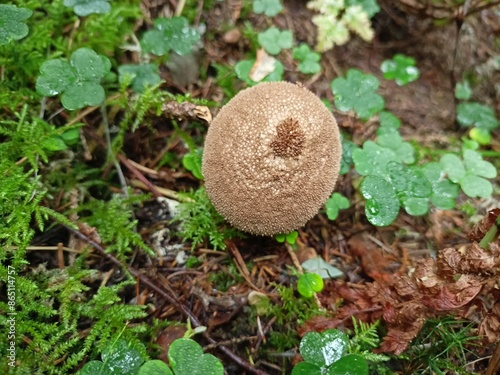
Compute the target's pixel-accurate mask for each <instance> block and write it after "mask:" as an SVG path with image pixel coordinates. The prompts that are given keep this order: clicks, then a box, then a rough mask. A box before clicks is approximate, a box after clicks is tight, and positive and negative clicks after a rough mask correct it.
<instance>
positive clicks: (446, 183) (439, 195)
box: [421, 162, 458, 210]
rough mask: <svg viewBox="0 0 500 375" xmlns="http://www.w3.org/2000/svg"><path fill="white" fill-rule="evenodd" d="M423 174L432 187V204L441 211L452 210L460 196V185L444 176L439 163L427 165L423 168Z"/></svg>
mask: <svg viewBox="0 0 500 375" xmlns="http://www.w3.org/2000/svg"><path fill="white" fill-rule="evenodd" d="M421 170H422V173H423V174H424V176H425V177H426V178H427V180H428V181H429V182H430V183H431V185H432V195H431V199H430V200H431V202H432V204H433V205H434V206H436V208H439V209H440V210H451V209H452V208H454V207H455V200H456V198H457V196H458V185H457V184H454V183H453V182H451V181H450V180H449V179H447V178H446V177H445V176H444V175H445V172H444V171H443V166H442V165H441V164H439V163H435V162H432V163H427V164H424V165H423V166H422V169H421Z"/></svg>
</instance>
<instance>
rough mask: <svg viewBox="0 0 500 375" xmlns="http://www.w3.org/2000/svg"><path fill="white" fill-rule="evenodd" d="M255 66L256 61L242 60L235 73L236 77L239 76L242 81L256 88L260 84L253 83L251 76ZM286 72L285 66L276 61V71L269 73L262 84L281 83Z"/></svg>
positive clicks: (235, 67)
mask: <svg viewBox="0 0 500 375" xmlns="http://www.w3.org/2000/svg"><path fill="white" fill-rule="evenodd" d="M254 64H255V59H254V60H241V61H239V62H238V63H237V64H236V65H235V66H234V71H235V72H236V75H237V76H238V78H239V79H241V80H242V81H244V82H246V83H247V84H248V85H249V86H254V85H256V84H257V83H259V82H255V81H253V80H252V79H251V78H250V77H249V75H250V71H251V70H252V67H253V65H254ZM284 71H285V68H284V66H283V64H282V63H281V62H280V61H278V60H276V62H275V64H274V71H272V72H271V73H269V74H268V75H267V76H266V77H265V78H264V79H262V80H261V81H260V82H279V81H281V80H283V73H284Z"/></svg>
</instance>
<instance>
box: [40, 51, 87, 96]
mask: <svg viewBox="0 0 500 375" xmlns="http://www.w3.org/2000/svg"><path fill="white" fill-rule="evenodd" d="M77 80H78V77H77V75H76V72H75V71H74V69H72V67H71V66H70V65H69V63H68V62H67V61H65V60H62V59H55V60H48V61H45V62H44V63H43V64H42V66H41V67H40V75H39V76H38V79H37V80H36V91H37V92H38V93H39V94H40V95H43V96H54V95H57V94H60V93H61V92H64V90H66V88H68V86H71V85H73V84H75V83H76V81H77Z"/></svg>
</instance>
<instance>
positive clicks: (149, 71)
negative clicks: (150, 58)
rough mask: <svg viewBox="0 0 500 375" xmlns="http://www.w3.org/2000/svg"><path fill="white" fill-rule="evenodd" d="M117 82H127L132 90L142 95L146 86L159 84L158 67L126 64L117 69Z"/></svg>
mask: <svg viewBox="0 0 500 375" xmlns="http://www.w3.org/2000/svg"><path fill="white" fill-rule="evenodd" d="M118 73H119V82H120V83H121V84H123V83H124V82H129V83H131V84H132V90H134V91H135V92H137V93H142V92H143V91H144V89H145V88H146V87H148V86H155V85H157V84H159V83H160V82H161V78H160V75H159V74H158V66H156V65H155V64H141V65H135V64H127V65H120V66H119V67H118Z"/></svg>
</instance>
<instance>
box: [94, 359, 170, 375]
mask: <svg viewBox="0 0 500 375" xmlns="http://www.w3.org/2000/svg"><path fill="white" fill-rule="evenodd" d="M94 374H95V373H94ZM137 375H174V373H173V372H172V370H170V368H169V367H168V366H167V364H166V363H165V362H163V361H160V360H159V359H153V360H150V361H146V362H145V363H144V364H143V365H142V366H141V368H140V369H139V372H138V374H137Z"/></svg>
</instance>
